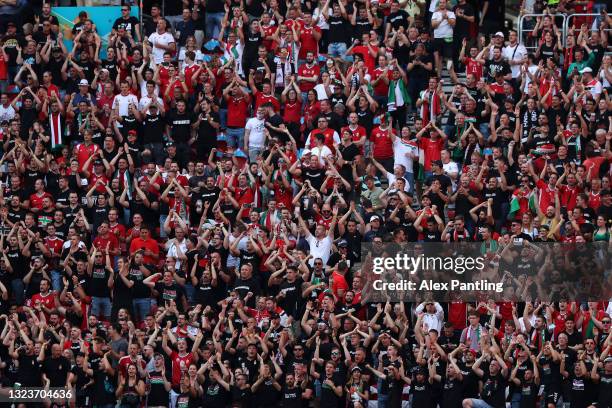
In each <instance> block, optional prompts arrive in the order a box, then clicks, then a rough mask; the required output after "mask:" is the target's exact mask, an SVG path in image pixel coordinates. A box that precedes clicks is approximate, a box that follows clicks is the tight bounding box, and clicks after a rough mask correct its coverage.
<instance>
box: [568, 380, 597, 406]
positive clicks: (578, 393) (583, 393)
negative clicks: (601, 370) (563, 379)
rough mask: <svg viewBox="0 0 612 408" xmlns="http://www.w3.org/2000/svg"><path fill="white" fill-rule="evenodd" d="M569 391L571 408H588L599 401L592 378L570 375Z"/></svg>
mask: <svg viewBox="0 0 612 408" xmlns="http://www.w3.org/2000/svg"><path fill="white" fill-rule="evenodd" d="M569 389H570V393H569V394H570V395H569V397H570V398H569V399H570V404H571V405H570V406H571V407H572V408H587V407H588V406H590V405H591V404H592V403H593V402H595V401H597V392H596V387H595V386H594V384H593V382H592V381H591V379H590V378H587V377H576V376H574V375H573V374H572V375H570V377H569Z"/></svg>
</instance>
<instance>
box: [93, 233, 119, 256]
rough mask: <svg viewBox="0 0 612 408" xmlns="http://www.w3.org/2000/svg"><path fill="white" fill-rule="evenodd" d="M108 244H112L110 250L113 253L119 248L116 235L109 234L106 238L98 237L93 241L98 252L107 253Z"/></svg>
mask: <svg viewBox="0 0 612 408" xmlns="http://www.w3.org/2000/svg"><path fill="white" fill-rule="evenodd" d="M107 244H110V245H109V247H108V249H109V251H111V252H114V251H115V250H117V249H118V248H119V240H117V237H116V236H115V235H114V234H110V233H109V234H107V236H106V237H103V236H102V235H98V236H97V237H96V239H94V241H93V246H94V247H96V248H97V249H98V251H105V250H106V245H107Z"/></svg>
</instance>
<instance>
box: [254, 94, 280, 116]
mask: <svg viewBox="0 0 612 408" xmlns="http://www.w3.org/2000/svg"><path fill="white" fill-rule="evenodd" d="M266 103H271V104H272V105H274V111H275V112H280V102H279V101H278V99H276V97H275V96H274V95H265V94H264V93H263V92H257V93H256V94H255V110H257V108H259V107H260V106H261V105H264V104H266Z"/></svg>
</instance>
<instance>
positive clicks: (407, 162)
mask: <svg viewBox="0 0 612 408" xmlns="http://www.w3.org/2000/svg"><path fill="white" fill-rule="evenodd" d="M411 154H414V155H417V157H418V154H419V149H418V148H417V147H416V146H415V145H413V144H411V143H406V142H404V141H403V140H402V139H401V138H400V137H396V138H395V139H394V140H393V162H394V163H393V165H394V166H397V165H398V164H401V165H402V166H404V167H405V168H406V173H412V172H413V167H412V166H413V159H412V156H411ZM389 182H390V180H389Z"/></svg>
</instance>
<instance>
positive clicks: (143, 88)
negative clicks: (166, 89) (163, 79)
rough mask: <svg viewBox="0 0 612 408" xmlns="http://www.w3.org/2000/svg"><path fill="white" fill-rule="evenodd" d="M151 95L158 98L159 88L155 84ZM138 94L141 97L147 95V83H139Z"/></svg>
mask: <svg viewBox="0 0 612 408" xmlns="http://www.w3.org/2000/svg"><path fill="white" fill-rule="evenodd" d="M153 93H154V94H155V95H157V96H159V86H158V85H157V84H155V90H154V91H153ZM140 94H141V95H146V94H147V81H142V82H141V83H140Z"/></svg>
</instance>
